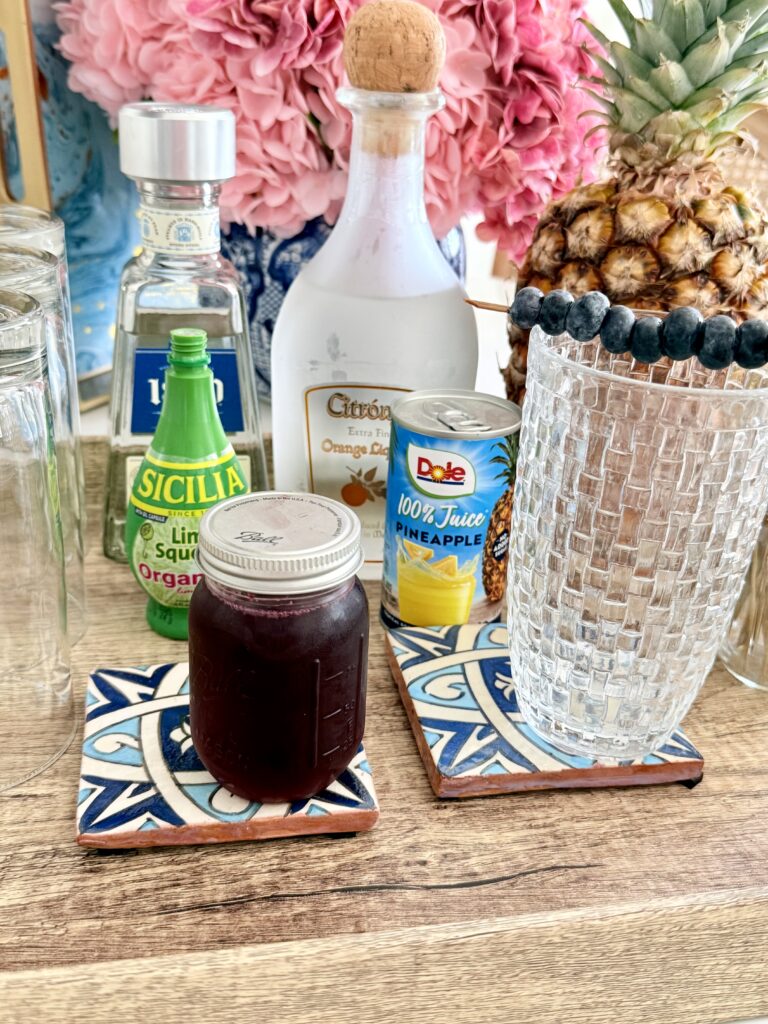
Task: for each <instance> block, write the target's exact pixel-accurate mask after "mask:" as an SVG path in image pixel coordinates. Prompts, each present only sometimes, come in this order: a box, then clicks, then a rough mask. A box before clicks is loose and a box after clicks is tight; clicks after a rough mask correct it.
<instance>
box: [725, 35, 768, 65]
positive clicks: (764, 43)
mask: <svg viewBox="0 0 768 1024" xmlns="http://www.w3.org/2000/svg"><path fill="white" fill-rule="evenodd" d="M763 50H768V32H758V34H757V35H753V36H750V38H749V39H746V40H745V41H744V42H743V43H742V44H741V46H740V47H739V48H738V50H736V52H735V53H734V55H733V56H734V59H735V60H742V59H743V58H744V57H751V56H752V55H753V54H755V53H760V52H761V51H763Z"/></svg>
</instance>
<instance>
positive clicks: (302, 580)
mask: <svg viewBox="0 0 768 1024" xmlns="http://www.w3.org/2000/svg"><path fill="white" fill-rule="evenodd" d="M197 562H198V565H199V566H200V568H201V569H202V570H203V572H204V573H205V575H206V576H209V577H210V578H211V579H213V580H215V581H216V582H218V583H221V584H223V585H224V586H229V587H234V588H235V589H237V590H245V591H247V592H248V593H252V594H285V595H286V596H288V595H291V594H311V593H317V592H320V591H323V590H330V589H331V588H332V587H338V586H339V585H340V584H342V583H344V581H345V580H348V579H349V578H350V577H352V576H354V575H355V574H356V573H357V571H358V570H359V569H360V566H361V565H362V563H363V553H362V548H361V527H360V520H359V519H358V517H357V516H356V515H355V513H354V512H351V511H350V510H349V509H348V508H347V507H346V506H345V505H342V504H341V503H340V502H338V501H334V500H333V499H332V498H324V497H321V496H320V495H317V494H292V493H289V492H282V491H263V492H261V493H259V494H248V495H243V496H242V497H236V498H228V499H227V500H226V501H222V502H220V503H219V504H218V505H214V507H213V508H212V509H210V510H209V511H208V512H206V513H205V515H204V516H203V519H202V521H201V523H200V540H199V547H198V550H197Z"/></svg>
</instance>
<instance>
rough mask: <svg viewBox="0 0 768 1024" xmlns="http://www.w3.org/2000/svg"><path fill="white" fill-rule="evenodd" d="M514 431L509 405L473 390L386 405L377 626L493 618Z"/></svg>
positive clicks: (500, 590) (499, 601)
mask: <svg viewBox="0 0 768 1024" xmlns="http://www.w3.org/2000/svg"><path fill="white" fill-rule="evenodd" d="M519 431H520V410H519V408H518V407H517V406H516V405H514V404H513V403H512V402H507V401H505V400H504V399H503V398H496V397H495V396H493V395H483V394H478V393H477V392H474V391H415V392H412V393H410V394H408V395H406V396H405V397H404V398H401V399H400V400H399V401H398V402H397V403H396V404H395V405H394V406H393V407H392V430H391V435H390V448H389V476H388V481H387V509H386V521H385V527H384V573H383V590H382V605H381V618H382V621H383V623H384V625H386V626H389V627H397V626H448V625H460V624H463V623H467V622H493V621H494V620H495V619H498V618H499V616H500V614H501V609H502V605H503V602H504V595H505V590H506V580H507V562H508V559H509V533H510V520H511V516H512V499H513V488H514V482H515V464H516V461H517V442H518V434H519Z"/></svg>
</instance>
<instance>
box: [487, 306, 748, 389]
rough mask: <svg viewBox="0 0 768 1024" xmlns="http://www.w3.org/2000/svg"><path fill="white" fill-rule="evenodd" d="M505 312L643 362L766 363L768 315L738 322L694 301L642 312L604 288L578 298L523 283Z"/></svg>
mask: <svg viewBox="0 0 768 1024" xmlns="http://www.w3.org/2000/svg"><path fill="white" fill-rule="evenodd" d="M507 315H508V316H509V319H510V320H511V321H512V323H514V324H515V325H516V326H517V327H520V328H521V329H523V330H531V329H532V328H533V327H539V328H541V329H542V330H543V331H544V332H545V333H547V334H550V335H556V334H562V333H564V332H567V333H568V334H569V335H570V336H571V337H572V338H573V339H574V340H575V341H580V342H587V341H592V340H594V339H595V338H599V340H600V343H601V344H602V346H603V348H605V349H606V351H608V352H610V353H611V354H612V355H622V354H629V355H631V356H632V358H633V359H635V360H636V361H637V362H638V363H643V364H645V365H652V364H654V363H657V362H659V360H661V359H662V358H667V359H670V360H672V361H673V362H682V361H685V360H687V359H691V358H693V357H695V358H696V359H697V360H698V362H699V363H700V364H701V365H702V366H703V367H704V369H706V370H710V371H718V370H726V369H728V367H729V366H732V365H734V364H736V365H737V366H739V367H741V369H743V370H757V369H760V368H762V367H764V366H765V365H766V364H768V321H766V320H759V319H750V320H745V321H744V322H743V323H741V324H738V325H737V324H736V323H735V321H733V320H732V319H731V318H730V317H729V316H725V315H724V314H722V313H718V314H716V315H714V316H711V317H703V316H702V315H701V313H700V312H699V311H698V310H697V309H694V308H693V307H691V306H681V307H679V308H677V309H673V310H671V311H670V312H669V313H668V314H667V315H666V316H665V318H664V319H662V318H661V317H657V316H654V315H653V314H652V313H651V314H649V315H643V316H640V317H638V316H637V315H636V313H635V311H634V310H631V309H629V307H627V306H622V305H612V304H611V302H610V300H609V299H608V297H607V296H606V295H604V294H603V293H602V292H597V291H593V292H587V294H586V295H582V296H581V298H579V299H574V298H573V296H572V295H571V294H570V293H569V292H566V291H563V290H560V289H557V290H555V291H551V292H547V294H546V295H545V294H544V293H543V292H542V291H541V290H540V289H538V288H532V287H527V288H521V289H520V291H519V292H518V293H517V295H516V296H515V299H514V302H513V303H512V305H511V306H510V307H509V310H508V311H507ZM649 383H650V382H649Z"/></svg>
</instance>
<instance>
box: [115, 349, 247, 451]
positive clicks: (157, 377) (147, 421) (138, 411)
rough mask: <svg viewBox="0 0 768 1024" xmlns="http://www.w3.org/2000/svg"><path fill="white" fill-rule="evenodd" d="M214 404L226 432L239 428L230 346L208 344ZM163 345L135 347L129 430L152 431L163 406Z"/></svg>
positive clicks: (234, 358) (165, 355)
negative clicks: (214, 397)
mask: <svg viewBox="0 0 768 1024" xmlns="http://www.w3.org/2000/svg"><path fill="white" fill-rule="evenodd" d="M208 355H209V356H210V357H211V370H212V371H213V387H214V393H215V395H216V407H217V408H218V410H219V418H220V419H221V425H222V427H223V428H224V430H225V432H226V433H227V434H237V433H239V432H240V431H241V430H242V429H243V405H242V401H241V397H240V379H239V377H238V375H237V353H236V352H235V350H234V349H228V348H219V349H216V348H209V349H208ZM167 365H168V349H167V348H139V349H136V358H135V361H134V365H133V404H132V407H131V433H132V434H154V432H155V428H156V427H157V421H158V420H159V419H160V410H161V409H162V407H163V388H164V386H165V369H166V367H167Z"/></svg>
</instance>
